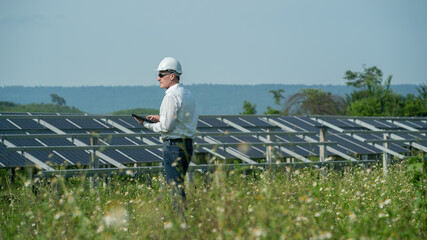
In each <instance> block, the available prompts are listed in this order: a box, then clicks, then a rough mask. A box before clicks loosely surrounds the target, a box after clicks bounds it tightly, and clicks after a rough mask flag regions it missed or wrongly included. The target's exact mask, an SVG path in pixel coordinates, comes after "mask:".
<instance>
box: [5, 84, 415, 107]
mask: <svg viewBox="0 0 427 240" xmlns="http://www.w3.org/2000/svg"><path fill="white" fill-rule="evenodd" d="M186 87H188V88H189V89H190V91H192V92H193V94H194V96H195V97H196V99H197V103H198V109H199V112H200V114H239V113H240V112H242V111H243V110H242V106H243V101H244V100H247V101H249V102H251V103H253V104H256V109H257V113H259V114H262V113H263V112H264V111H266V108H267V106H271V107H272V108H277V109H278V108H279V107H278V106H275V105H274V100H273V95H272V94H270V93H268V91H269V90H277V89H280V88H281V89H283V90H285V94H284V95H285V97H289V96H290V95H292V94H294V93H296V92H298V90H300V89H304V88H316V89H323V91H325V92H331V93H333V94H337V95H339V96H342V97H344V96H345V94H349V93H350V92H351V91H352V89H351V88H350V87H347V86H344V85H302V84H301V85H286V84H261V85H220V84H194V85H188V86H187V85H186ZM417 87H418V85H412V84H402V85H392V86H391V88H392V89H393V91H395V92H396V93H399V94H401V95H404V96H406V94H408V93H413V94H417V91H416V88H417ZM51 93H56V94H58V95H59V96H61V97H63V98H64V99H65V100H66V102H67V105H68V106H73V107H76V108H78V109H80V110H82V111H85V112H87V113H92V114H109V113H112V112H115V111H119V110H125V109H133V108H152V109H158V108H159V107H160V102H161V101H162V98H163V96H164V89H160V88H159V86H118V87H107V86H94V87H23V86H6V87H0V101H9V102H14V103H18V104H28V103H51V97H50V94H51Z"/></svg>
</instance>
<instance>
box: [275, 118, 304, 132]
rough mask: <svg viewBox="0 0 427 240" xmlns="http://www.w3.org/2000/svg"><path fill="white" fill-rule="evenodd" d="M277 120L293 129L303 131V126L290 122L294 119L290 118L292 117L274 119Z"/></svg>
mask: <svg viewBox="0 0 427 240" xmlns="http://www.w3.org/2000/svg"><path fill="white" fill-rule="evenodd" d="M275 120H276V121H277V122H279V123H281V124H283V125H285V126H286V127H289V128H291V129H292V130H294V131H297V132H299V131H304V128H302V127H299V126H298V125H296V124H294V123H292V122H293V121H294V119H292V117H279V118H277V119H275Z"/></svg>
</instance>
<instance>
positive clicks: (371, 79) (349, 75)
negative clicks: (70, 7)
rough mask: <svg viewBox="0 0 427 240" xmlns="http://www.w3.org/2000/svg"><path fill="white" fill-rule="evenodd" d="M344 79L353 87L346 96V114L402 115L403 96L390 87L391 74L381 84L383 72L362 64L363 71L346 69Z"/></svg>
mask: <svg viewBox="0 0 427 240" xmlns="http://www.w3.org/2000/svg"><path fill="white" fill-rule="evenodd" d="M344 79H346V80H347V82H346V84H347V86H352V87H354V88H355V90H354V91H353V92H352V93H351V94H350V95H347V96H346V102H347V111H346V112H347V115H352V116H401V115H403V106H404V98H403V97H402V96H400V95H399V94H395V93H393V91H392V90H391V89H390V84H391V79H392V75H389V76H388V77H387V79H386V80H385V81H384V85H383V73H382V71H381V70H380V69H379V68H377V67H376V66H373V67H370V68H367V67H365V66H363V72H352V71H350V70H348V71H347V72H346V73H345V76H344Z"/></svg>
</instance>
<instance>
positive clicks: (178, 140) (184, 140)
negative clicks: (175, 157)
mask: <svg viewBox="0 0 427 240" xmlns="http://www.w3.org/2000/svg"><path fill="white" fill-rule="evenodd" d="M166 141H169V142H189V141H191V142H193V139H192V138H166V139H163V142H166Z"/></svg>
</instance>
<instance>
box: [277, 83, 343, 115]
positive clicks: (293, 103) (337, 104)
mask: <svg viewBox="0 0 427 240" xmlns="http://www.w3.org/2000/svg"><path fill="white" fill-rule="evenodd" d="M344 110H345V101H344V99H343V98H342V97H340V96H337V95H333V94H331V93H330V92H326V93H325V92H323V91H322V90H321V89H312V88H308V89H302V90H300V91H299V92H298V93H295V94H293V95H292V96H290V97H289V99H288V100H287V101H286V103H285V108H284V110H283V114H284V115H289V116H292V115H340V114H343V113H344Z"/></svg>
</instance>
